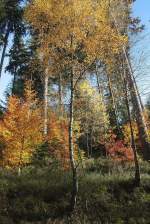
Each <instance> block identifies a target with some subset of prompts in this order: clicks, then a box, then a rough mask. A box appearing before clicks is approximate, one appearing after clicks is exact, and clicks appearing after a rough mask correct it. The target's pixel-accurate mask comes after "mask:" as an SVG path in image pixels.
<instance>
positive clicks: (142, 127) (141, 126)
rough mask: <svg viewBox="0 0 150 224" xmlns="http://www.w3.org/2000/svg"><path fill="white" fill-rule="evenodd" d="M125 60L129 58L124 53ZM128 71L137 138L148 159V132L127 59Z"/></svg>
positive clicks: (149, 155)
mask: <svg viewBox="0 0 150 224" xmlns="http://www.w3.org/2000/svg"><path fill="white" fill-rule="evenodd" d="M126 60H129V59H128V58H127V55H126ZM128 66H129V67H128V72H127V82H128V86H129V88H130V94H131V100H132V105H133V110H134V113H135V119H136V123H137V127H138V133H139V139H140V143H141V147H142V153H143V158H144V159H145V160H149V159H150V146H149V143H148V134H147V127H146V123H145V119H144V117H143V114H142V111H141V108H140V104H139V101H138V95H137V91H136V88H135V85H134V80H133V76H132V75H133V74H132V69H131V67H130V63H129V61H128Z"/></svg>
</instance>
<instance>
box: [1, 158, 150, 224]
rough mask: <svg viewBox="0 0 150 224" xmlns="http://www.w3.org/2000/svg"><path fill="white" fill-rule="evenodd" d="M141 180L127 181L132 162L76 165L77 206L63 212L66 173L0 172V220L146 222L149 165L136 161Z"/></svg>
mask: <svg viewBox="0 0 150 224" xmlns="http://www.w3.org/2000/svg"><path fill="white" fill-rule="evenodd" d="M140 165H141V179H142V184H141V186H140V187H136V186H135V184H134V181H133V174H134V167H133V164H132V163H129V164H128V163H125V164H122V163H116V162H114V161H112V160H110V159H97V160H93V159H90V160H85V161H84V162H83V166H84V168H82V167H80V168H79V194H78V203H77V208H76V210H75V211H74V212H73V213H71V214H70V213H69V205H70V188H71V173H70V172H69V171H62V170H61V169H60V168H59V165H58V164H57V163H54V164H53V165H52V166H51V167H43V168H41V167H33V166H29V167H26V168H23V170H22V175H21V176H20V177H19V176H18V175H17V171H15V170H14V171H9V170H3V171H2V172H1V174H0V204H1V206H0V223H1V224H7V223H9V224H31V223H32V224H33V223H35V224H44V223H45V224H48V223H49V224H51V223H56V224H57V223H58V224H59V223H64V224H67V223H74V224H78V223H83V224H88V223H98V224H100V223H103V224H104V223H108V224H112V223H114V224H126V223H129V224H142V223H143V224H148V223H149V213H150V176H149V175H150V167H149V164H148V163H147V162H145V163H144V162H141V164H140Z"/></svg>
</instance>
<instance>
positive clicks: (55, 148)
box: [48, 112, 70, 169]
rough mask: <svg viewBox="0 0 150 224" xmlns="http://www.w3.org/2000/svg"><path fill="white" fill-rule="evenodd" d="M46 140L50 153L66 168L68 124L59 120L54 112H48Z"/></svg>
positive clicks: (67, 162)
mask: <svg viewBox="0 0 150 224" xmlns="http://www.w3.org/2000/svg"><path fill="white" fill-rule="evenodd" d="M48 142H49V150H50V154H52V155H54V157H55V158H57V159H58V160H59V161H60V162H61V164H62V166H63V167H64V168H65V169H66V168H68V167H69V165H70V164H69V158H70V157H69V142H68V124H67V122H66V121H65V120H59V119H58V118H57V117H56V115H55V114H54V113H52V112H51V114H50V121H49V132H48Z"/></svg>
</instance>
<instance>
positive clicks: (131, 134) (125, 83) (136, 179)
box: [122, 68, 141, 186]
mask: <svg viewBox="0 0 150 224" xmlns="http://www.w3.org/2000/svg"><path fill="white" fill-rule="evenodd" d="M123 72H124V75H123V76H122V80H123V84H124V92H125V102H126V107H127V113H128V119H129V125H130V136H131V148H132V150H133V155H134V164H135V184H136V186H139V185H140V179H141V178H140V166H139V162H138V158H137V150H136V144H135V138H134V131H133V126H132V121H131V112H130V106H129V99H128V90H127V80H126V74H125V73H126V72H125V69H124V68H123Z"/></svg>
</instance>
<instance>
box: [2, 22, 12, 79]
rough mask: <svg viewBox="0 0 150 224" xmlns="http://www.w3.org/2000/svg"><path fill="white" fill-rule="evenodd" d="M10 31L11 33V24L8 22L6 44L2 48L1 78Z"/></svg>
mask: <svg viewBox="0 0 150 224" xmlns="http://www.w3.org/2000/svg"><path fill="white" fill-rule="evenodd" d="M9 33H10V27H9V24H8V25H7V30H6V34H5V38H4V46H3V50H2V55H1V61H0V78H1V74H2V69H3V64H4V58H5V54H6V48H7V44H8V37H9Z"/></svg>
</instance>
